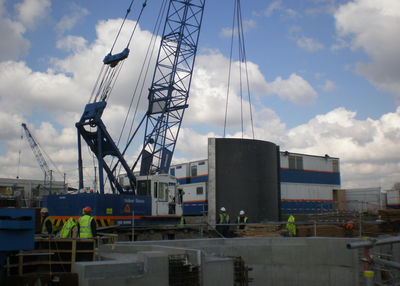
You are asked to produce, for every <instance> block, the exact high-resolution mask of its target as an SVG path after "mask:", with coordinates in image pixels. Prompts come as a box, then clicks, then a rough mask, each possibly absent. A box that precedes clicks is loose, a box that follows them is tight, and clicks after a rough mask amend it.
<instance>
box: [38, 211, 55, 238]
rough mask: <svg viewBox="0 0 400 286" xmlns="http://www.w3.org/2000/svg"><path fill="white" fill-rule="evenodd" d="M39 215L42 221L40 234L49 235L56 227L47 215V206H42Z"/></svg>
mask: <svg viewBox="0 0 400 286" xmlns="http://www.w3.org/2000/svg"><path fill="white" fill-rule="evenodd" d="M40 217H41V223H42V234H47V235H51V234H53V233H54V232H55V230H56V227H55V225H54V222H53V220H52V219H51V217H50V216H49V210H48V209H47V208H42V209H41V210H40Z"/></svg>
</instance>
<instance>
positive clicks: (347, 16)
mask: <svg viewBox="0 0 400 286" xmlns="http://www.w3.org/2000/svg"><path fill="white" fill-rule="evenodd" d="M334 16H335V20H336V29H337V33H338V35H339V37H340V38H341V39H342V40H346V41H348V42H349V45H350V47H351V48H352V49H353V50H356V49H362V50H363V51H364V52H365V53H366V54H367V55H368V56H369V57H370V58H371V61H370V62H359V63H357V65H356V68H355V69H356V72H357V73H359V74H360V75H363V76H365V77H366V78H367V79H369V80H370V81H371V82H372V83H373V84H374V85H376V86H377V87H379V88H382V89H384V90H387V91H389V92H392V93H393V94H395V95H396V96H397V100H398V101H399V102H400V58H399V56H398V51H399V50H400V38H399V37H398V31H399V30H400V2H399V1H397V0H382V1H373V0H356V1H352V2H349V3H346V4H343V5H342V6H340V7H339V9H337V11H336V13H335V15H334Z"/></svg>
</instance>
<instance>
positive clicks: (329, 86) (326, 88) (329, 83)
mask: <svg viewBox="0 0 400 286" xmlns="http://www.w3.org/2000/svg"><path fill="white" fill-rule="evenodd" d="M320 88H321V89H322V90H323V91H326V92H330V91H332V90H334V89H336V84H335V83H334V82H333V81H331V80H329V79H327V80H325V84H324V85H323V86H320Z"/></svg>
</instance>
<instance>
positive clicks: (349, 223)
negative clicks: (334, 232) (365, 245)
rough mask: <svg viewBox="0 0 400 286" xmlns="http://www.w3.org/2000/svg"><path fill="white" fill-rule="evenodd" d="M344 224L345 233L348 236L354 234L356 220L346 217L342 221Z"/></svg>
mask: <svg viewBox="0 0 400 286" xmlns="http://www.w3.org/2000/svg"><path fill="white" fill-rule="evenodd" d="M342 226H343V228H344V233H345V235H346V236H352V235H353V229H354V222H353V220H351V219H346V220H344V221H343V222H342Z"/></svg>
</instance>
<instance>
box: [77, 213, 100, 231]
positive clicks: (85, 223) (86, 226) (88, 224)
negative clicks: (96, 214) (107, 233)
mask: <svg viewBox="0 0 400 286" xmlns="http://www.w3.org/2000/svg"><path fill="white" fill-rule="evenodd" d="M83 212H84V215H83V216H81V217H80V218H79V219H78V234H79V237H80V238H93V237H96V235H97V231H96V221H95V220H94V219H93V217H92V216H90V214H91V212H92V208H91V207H89V206H87V207H85V208H84V209H83Z"/></svg>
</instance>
